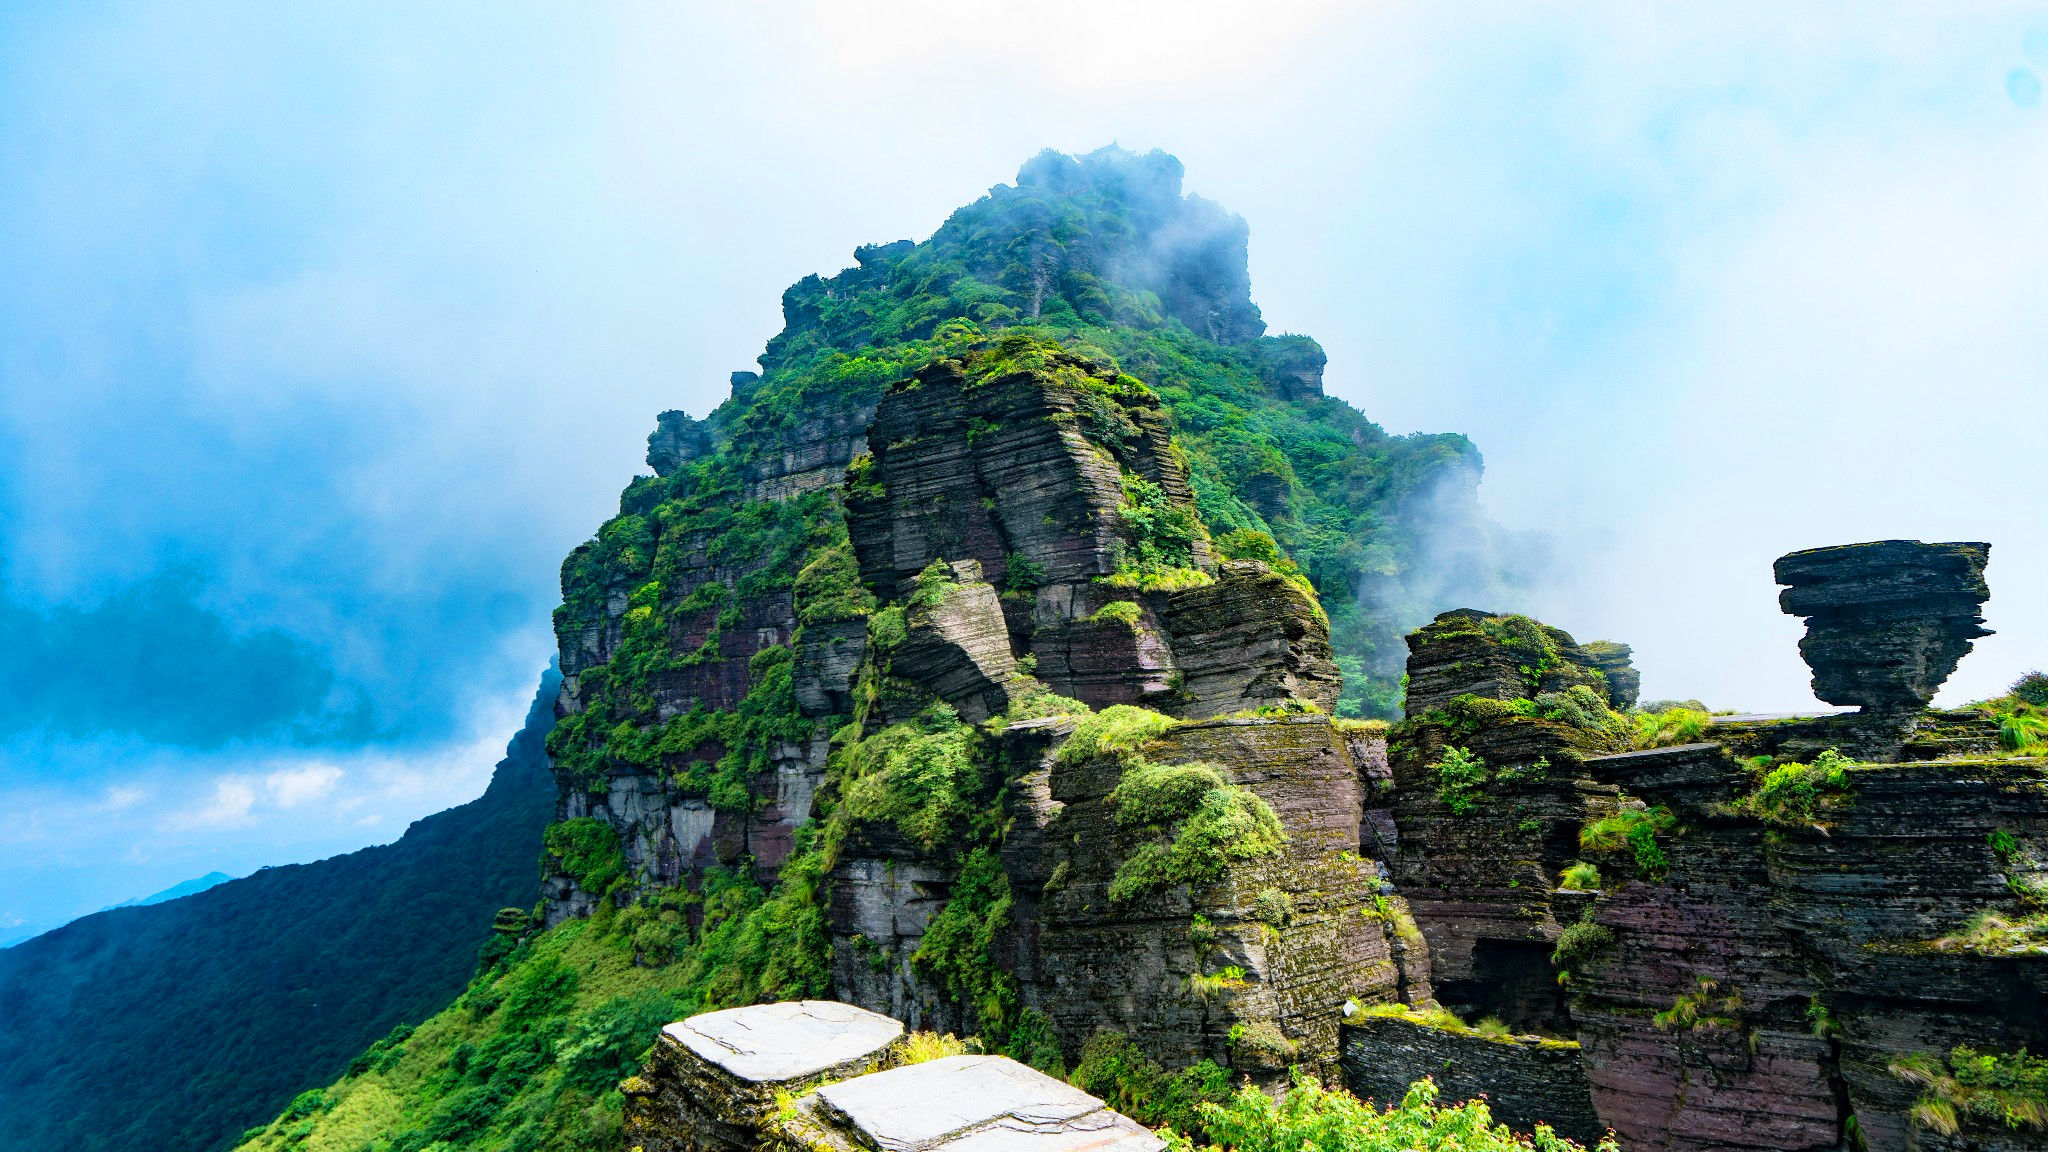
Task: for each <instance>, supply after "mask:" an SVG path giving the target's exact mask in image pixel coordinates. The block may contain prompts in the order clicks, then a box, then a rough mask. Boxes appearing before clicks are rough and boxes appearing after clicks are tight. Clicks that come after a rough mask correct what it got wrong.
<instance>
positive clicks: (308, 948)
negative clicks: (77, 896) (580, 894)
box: [0, 668, 560, 1152]
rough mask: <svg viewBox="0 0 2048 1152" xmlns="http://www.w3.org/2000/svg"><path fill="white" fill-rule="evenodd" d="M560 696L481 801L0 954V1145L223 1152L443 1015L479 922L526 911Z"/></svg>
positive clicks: (547, 798)
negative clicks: (370, 841)
mask: <svg viewBox="0 0 2048 1152" xmlns="http://www.w3.org/2000/svg"><path fill="white" fill-rule="evenodd" d="M559 682H560V678H559V676H557V675H556V674H555V672H554V670H553V669H552V668H551V669H549V670H548V672H547V673H546V674H545V675H544V676H543V678H542V681H541V684H540V689H539V692H538V693H537V695H536V696H535V699H534V702H533V705H532V707H531V708H530V709H529V710H528V713H527V716H526V721H525V725H524V727H523V728H521V730H520V731H519V733H518V734H517V735H515V736H514V737H513V738H512V740H511V743H510V745H509V747H508V748H507V750H506V756H505V758H504V759H503V760H501V761H500V762H499V763H498V766H497V770H496V772H495V773H494V774H493V776H492V778H491V783H490V786H489V787H488V788H487V789H486V790H485V792H484V794H483V795H482V796H480V797H478V798H477V799H476V800H473V801H471V802H469V803H468V804H464V805H461V806H459V807H456V808H451V809H449V810H447V811H445V812H439V813H436V814H434V815H432V816H428V817H426V818H424V819H422V820H419V821H417V822H415V823H414V824H413V825H412V827H410V828H409V829H407V830H406V833H405V835H404V836H402V837H400V838H399V839H398V840H397V841H396V842H394V843H391V844H387V845H380V846H377V847H372V848H365V849H363V850H362V851H360V852H352V853H349V854H347V855H345V856H336V857H332V858H330V859H327V860H321V861H317V862H315V863H312V864H303V865H289V866H286V867H280V868H266V869H263V870H262V871H259V872H257V873H255V874H254V875H252V876H247V877H244V878H242V879H240V880H231V879H227V878H226V877H220V879H221V880H222V881H225V882H218V883H216V882H211V881H213V880H214V877H215V876H219V874H218V873H216V874H214V876H207V877H199V878H197V879H195V880H190V881H186V882H185V883H183V884H180V885H177V886H175V887H173V888H170V889H166V890H165V891H164V892H160V893H157V894H155V895H153V896H149V897H144V898H142V899H140V900H138V901H135V902H132V903H131V904H130V905H127V906H116V907H114V908H110V909H107V910H105V911H102V912H97V913H94V914H92V915H90V916H85V917H81V918H80V919H78V920H74V921H72V922H71V923H69V924H66V925H64V926H62V927H60V928H56V929H53V930H51V931H49V932H46V933H44V934H42V935H40V936H37V937H35V938H34V939H31V940H28V941H26V942H24V943H21V944H18V945H16V946H15V947H12V948H9V949H6V950H4V951H0V1020H4V1021H6V1026H5V1027H4V1028H0V1084H4V1085H5V1086H6V1087H5V1089H4V1091H0V1147H4V1148H6V1149H8V1150H9V1152H45V1150H49V1152H55V1150H57V1149H63V1150H65V1152H80V1150H84V1152H97V1150H102V1149H104V1150H107V1152H115V1150H122V1152H125V1150H129V1149H145V1148H146V1149H150V1150H151V1152H207V1150H209V1149H216V1148H223V1147H227V1146H231V1145H232V1144H233V1143H234V1142H235V1141H236V1139H237V1138H238V1137H239V1136H240V1135H241V1134H242V1132H243V1131H244V1130H245V1129H246V1128H247V1127H248V1126H250V1125H251V1124H255V1123H258V1122H260V1121H263V1120H265V1119H268V1118H269V1117H270V1116H272V1115H275V1114H276V1112H277V1110H278V1109H280V1108H282V1107H283V1106H284V1105H285V1104H286V1103H287V1102H288V1101H289V1100H291V1098H292V1097H293V1096H294V1095H295V1094H297V1093H298V1092H300V1091H301V1090H303V1089H305V1088H307V1087H310V1086H313V1085H316V1084H322V1083H325V1082H327V1081H329V1080H332V1079H333V1078H334V1077H335V1076H337V1075H339V1074H340V1073H341V1071H342V1070H343V1069H345V1068H346V1067H347V1065H348V1062H349V1059H350V1058H351V1057H353V1056H354V1055H356V1054H357V1053H359V1052H361V1051H362V1050H363V1048H364V1047H366V1046H367V1045H368V1044H369V1043H370V1042H371V1041H373V1040H375V1039H377V1038H379V1037H381V1036H383V1035H384V1034H385V1033H387V1032H389V1031H390V1030H391V1028H392V1027H393V1026H394V1025H397V1024H400V1023H408V1022H414V1021H418V1020H422V1019H425V1018H426V1017H427V1016H429V1015H431V1014H432V1013H433V1012H435V1011H437V1010H438V1009H440V1008H441V1007H442V1006H443V1005H445V1004H446V1003H447V1002H448V1001H449V999H451V998H452V997H453V996H454V995H455V994H456V993H457V992H459V991H461V989H462V987H463V985H464V983H465V982H466V981H467V980H468V979H469V976H470V974H471V972H472V970H473V968H474V966H475V963H476V955H477V948H478V946H479V945H480V944H481V943H482V942H483V941H484V940H485V939H486V938H488V937H489V936H490V934H491V919H492V914H493V913H494V912H496V911H497V910H498V909H499V908H501V907H504V906H507V905H515V906H518V907H522V908H523V907H528V906H531V905H532V903H533V901H534V898H535V895H536V892H537V884H538V877H537V874H536V871H535V859H536V857H537V855H538V854H539V850H540V832H541V829H542V828H543V827H544V826H545V825H546V824H547V821H548V818H549V816H550V815H551V814H552V811H553V807H554V794H555V790H554V784H553V781H552V779H551V778H550V777H549V774H548V769H547V760H546V756H545V753H544V751H543V741H544V740H545V739H546V736H547V731H548V728H549V727H550V726H551V725H552V724H553V722H554V717H553V714H552V711H551V709H550V705H551V704H552V702H553V700H554V697H555V694H556V692H557V690H558V684H559ZM195 885H198V886H202V888H199V889H195V888H194V886H195ZM181 890H183V891H181Z"/></svg>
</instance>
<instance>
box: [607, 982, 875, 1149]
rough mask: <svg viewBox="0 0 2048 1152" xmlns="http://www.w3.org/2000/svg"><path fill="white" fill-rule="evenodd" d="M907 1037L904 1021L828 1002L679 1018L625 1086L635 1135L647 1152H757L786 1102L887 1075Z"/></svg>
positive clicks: (628, 1123) (630, 1131) (631, 1138)
mask: <svg viewBox="0 0 2048 1152" xmlns="http://www.w3.org/2000/svg"><path fill="white" fill-rule="evenodd" d="M902 1039H903V1025H902V1024H900V1023H898V1022H897V1021H895V1020H892V1019H890V1018H888V1017H887V1016H882V1015H878V1014H876V1013H873V1012H869V1011H866V1010H864V1009H860V1008H856V1007H854V1006H853V1005H851V1004H840V1003H835V1002H833V1001H829V1000H802V1001H790V1002H787V1003H782V1004H757V1005H753V1006H750V1007H745V1008H728V1009H726V1010H725V1011H722V1012H707V1013H704V1014H702V1015H698V1016H692V1017H690V1018H689V1019H687V1020H679V1021H677V1022H675V1023H673V1024H670V1025H669V1026H668V1027H666V1028H664V1029H662V1031H661V1035H660V1036H658V1037H656V1038H655V1041H654V1047H653V1049H652V1050H651V1051H650V1052H649V1053H648V1056H647V1066H646V1068H645V1070H644V1071H643V1072H642V1073H641V1074H640V1075H638V1076H635V1077H633V1078H631V1079H629V1080H627V1081H626V1082H625V1083H624V1084H623V1085H621V1090H622V1091H623V1092H624V1093H625V1096H626V1108H625V1128H626V1138H627V1140H628V1142H629V1143H630V1144H631V1145H632V1146H634V1147H636V1148H639V1149H641V1150H642V1152H753V1149H754V1148H755V1147H756V1146H757V1145H758V1144H759V1143H760V1140H761V1136H762V1129H763V1128H764V1127H765V1126H766V1125H767V1124H768V1122H769V1121H770V1120H771V1119H772V1118H773V1117H774V1115H775V1113H776V1110H777V1097H778V1096H781V1097H783V1098H785V1099H786V1098H788V1097H790V1096H798V1095H802V1094H803V1093H805V1092H808V1091H810V1090H811V1089H813V1088H815V1087H817V1086H818V1085H819V1084H821V1083H825V1082H828V1081H837V1080H844V1079H847V1078H848V1077H854V1076H861V1075H865V1074H867V1073H871V1072H877V1071H880V1070H881V1069H882V1068H884V1067H886V1066H888V1064H889V1063H890V1062H891V1061H892V1059H893V1058H894V1056H895V1055H896V1052H897V1046H898V1042H899V1041H900V1040H902Z"/></svg>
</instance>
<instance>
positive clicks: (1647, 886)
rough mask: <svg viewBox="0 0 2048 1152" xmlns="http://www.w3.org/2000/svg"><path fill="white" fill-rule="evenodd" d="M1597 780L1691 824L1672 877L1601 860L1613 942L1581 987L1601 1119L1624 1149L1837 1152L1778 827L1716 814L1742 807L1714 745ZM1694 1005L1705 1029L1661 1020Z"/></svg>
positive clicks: (1673, 841)
mask: <svg viewBox="0 0 2048 1152" xmlns="http://www.w3.org/2000/svg"><path fill="white" fill-rule="evenodd" d="M1587 769H1588V770H1589V771H1590V772H1592V774H1593V775H1594V776H1595V777H1597V778H1601V779H1605V780H1607V781H1609V782H1612V783H1617V784H1619V785H1620V786H1621V787H1622V789H1623V790H1624V791H1625V792H1627V793H1628V794H1629V795H1631V796H1634V797H1637V798H1639V799H1642V800H1646V801H1648V802H1650V803H1664V804H1668V805H1670V806H1672V807H1673V809H1674V810H1675V811H1677V812H1678V813H1679V814H1680V819H1682V820H1684V821H1685V831H1684V832H1683V833H1682V834H1679V835H1674V836H1670V837H1666V838H1663V843H1662V847H1661V851H1662V852H1663V853H1665V855H1666V857H1667V858H1668V865H1667V868H1668V871H1667V873H1666V875H1665V876H1663V877H1658V878H1650V877H1644V876H1637V877H1634V878H1629V877H1628V874H1627V868H1628V867H1629V865H1628V864H1627V863H1626V862H1625V861H1621V860H1615V861H1608V862H1603V863H1605V864H1606V868H1605V871H1606V872H1608V873H1611V874H1614V875H1613V881H1612V882H1610V883H1609V884H1608V885H1606V890H1605V891H1603V892H1602V894H1601V896H1600V899H1599V900H1598V902H1597V903H1596V904H1595V905H1594V907H1593V912H1592V918H1593V921H1594V922H1595V923H1597V924H1599V925H1600V926H1601V927H1602V928H1604V929H1606V930H1607V931H1608V932H1610V933H1612V934H1613V937H1614V943H1613V945H1612V946H1611V948H1609V949H1607V950H1604V951H1601V952H1600V953H1598V957H1597V961H1596V962H1593V963H1586V964H1581V965H1579V966H1578V967H1575V968H1574V969H1573V972H1572V982H1571V989H1572V991H1573V992H1574V993H1575V995H1574V997H1573V1000H1572V1006H1571V1016H1572V1020H1573V1021H1574V1023H1575V1024H1576V1025H1577V1027H1578V1035H1579V1040H1580V1043H1581V1044H1582V1045H1584V1050H1585V1060H1586V1070H1587V1076H1588V1078H1589V1079H1590V1081H1591V1083H1592V1088H1593V1101H1594V1105H1595V1107H1596V1108H1597V1109H1598V1111H1599V1113H1600V1117H1601V1119H1602V1120H1603V1121H1605V1122H1606V1123H1608V1124H1610V1125H1612V1126H1613V1127H1614V1130H1615V1132H1616V1134H1617V1135H1619V1136H1620V1137H1621V1140H1622V1142H1623V1145H1624V1146H1626V1147H1657V1148H1682V1149H1709V1148H1711V1149H1737V1148H1740V1149H1778V1150H1792V1149H1819V1148H1834V1147H1837V1145H1838V1143H1839V1142H1840V1140H1841V1119H1842V1117H1841V1115H1840V1109H1839V1108H1838V1106H1837V1100H1836V1092H1835V1085H1834V1081H1833V1078H1832V1064H1833V1055H1832V1052H1831V1050H1830V1047H1829V1044H1828V1041H1827V1040H1826V1039H1825V1038H1823V1037H1820V1036H1817V1035H1815V1034H1814V1029H1813V1025H1812V1022H1811V1021H1809V1020H1808V1019H1807V1017H1806V1010H1807V1008H1808V1006H1809V1004H1810V1003H1812V997H1813V996H1814V995H1815V994H1816V993H1817V992H1818V991H1819V988H1818V986H1817V985H1816V984H1815V982H1814V981H1813V979H1812V977H1811V976H1810V975H1809V973H1808V971H1807V969H1806V965H1805V963H1804V958H1803V957H1802V955H1801V954H1800V952H1799V949H1798V946H1797V942H1796V940H1795V939H1794V938H1793V937H1792V936H1791V935H1790V934H1789V933H1787V932H1786V931H1785V930H1784V927H1783V926H1782V925H1781V924H1780V923H1779V921H1778V919H1777V918H1776V916H1775V915H1774V892H1773V889H1772V883H1771V873H1770V869H1769V867H1768V865H1767V863H1766V861H1765V859H1764V857H1763V854H1762V847H1763V840H1764V836H1765V830H1764V829H1763V828H1762V827H1760V826H1758V825H1755V824H1754V823H1744V822H1740V821H1736V822H1728V821H1717V820H1713V819H1711V818H1710V816H1709V811H1710V809H1709V808H1708V805H1709V804H1711V803H1713V802H1714V801H1717V800H1720V801H1725V800H1727V799H1729V798H1732V797H1731V793H1730V791H1729V786H1730V785H1731V784H1732V782H1733V776H1734V771H1735V769H1734V764H1733V762H1732V761H1731V760H1730V759H1729V758H1728V756H1727V755H1726V753H1725V752H1723V751H1722V750H1721V749H1720V747H1719V746H1717V745H1704V746H1698V747H1686V748H1674V749H1666V750H1659V751H1655V752H1643V753H1635V754H1631V755H1622V756H1615V757H1609V758H1594V759H1591V760H1589V761H1588V762H1587ZM1681 1002H1684V1003H1689V1004H1692V1005H1694V1007H1695V1011H1694V1013H1693V1016H1694V1018H1693V1019H1691V1020H1688V1021H1685V1022H1683V1023H1681V1022H1677V1021H1676V1020H1673V1019H1671V1018H1667V1020H1666V1021H1660V1020H1659V1019H1658V1016H1657V1014H1658V1013H1665V1012H1671V1011H1673V1010H1674V1009H1678V1008H1679V1006H1680V1005H1681ZM1667 1021H1668V1022H1667Z"/></svg>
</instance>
